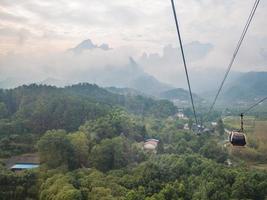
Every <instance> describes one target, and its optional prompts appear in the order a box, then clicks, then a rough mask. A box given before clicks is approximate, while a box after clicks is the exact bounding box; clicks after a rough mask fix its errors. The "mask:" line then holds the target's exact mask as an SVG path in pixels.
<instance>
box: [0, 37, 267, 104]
mask: <svg viewBox="0 0 267 200" xmlns="http://www.w3.org/2000/svg"><path fill="white" fill-rule="evenodd" d="M212 48H213V46H212V45H211V44H208V43H207V44H202V43H200V42H192V43H189V44H187V45H185V49H186V51H187V53H188V55H191V58H190V59H191V60H193V61H195V60H198V59H200V58H202V57H205V56H206V55H207V54H208V53H209V51H210V50H211V49H212ZM177 51H178V49H177V48H173V47H172V46H171V45H168V46H166V47H165V48H164V49H163V54H162V55H159V54H143V55H142V56H141V57H138V55H136V54H135V53H134V51H129V48H127V49H124V48H122V49H113V48H111V47H110V46H109V45H108V44H105V43H102V44H94V43H93V42H92V40H90V39H87V40H84V41H82V42H81V43H79V44H78V45H76V46H75V47H73V48H70V49H68V50H67V51H66V52H64V53H63V54H58V55H55V56H51V58H50V62H48V63H46V62H44V63H42V64H41V65H40V63H38V62H36V60H35V58H32V59H31V60H27V62H28V63H30V64H31V65H34V66H35V68H37V67H40V69H39V70H40V71H41V72H42V73H43V74H42V76H40V75H36V76H32V74H34V73H35V72H36V69H35V68H32V71H31V68H30V69H27V70H30V72H29V74H31V73H32V74H31V78H29V77H27V73H26V75H25V74H24V75H23V76H19V75H18V74H17V76H10V77H5V78H3V77H2V80H1V79H0V80H1V81H0V88H14V87H17V86H20V85H22V84H30V83H38V84H42V85H52V86H57V87H64V86H67V85H72V84H77V83H80V82H89V83H95V84H97V85H99V86H102V87H116V88H129V89H134V90H136V91H138V92H140V93H142V94H146V95H149V96H157V97H160V98H167V99H169V97H171V98H170V99H172V98H174V97H175V98H176V97H177V95H178V96H180V99H184V95H185V93H186V91H187V85H186V79H185V75H184V71H183V68H182V65H181V63H177V60H176V59H174V58H175V57H176V56H177V53H178V55H179V52H177ZM132 55H134V56H132ZM44 59H46V58H44ZM39 62H43V61H42V60H40V61H39ZM25 63H26V62H25ZM25 63H24V62H21V66H23V65H25ZM28 63H26V64H28ZM166 64H167V65H172V66H174V65H175V66H176V65H177V71H174V72H173V73H172V71H170V68H169V66H166ZM17 65H18V64H17ZM153 67H154V68H155V70H157V71H158V72H159V73H165V72H167V73H168V74H171V75H170V79H171V80H175V81H174V82H175V83H174V84H170V83H168V84H167V83H164V82H162V81H160V80H158V79H157V78H156V77H158V76H159V75H157V73H155V75H156V76H154V73H153V70H154V69H153ZM21 69H22V70H24V72H25V70H26V69H24V68H23V67H22V68H21ZM42 70H43V71H42ZM150 72H151V73H152V74H153V75H151V74H150ZM36 73H37V72H36ZM40 74H41V73H40ZM189 75H190V80H191V85H192V90H193V92H194V93H196V94H200V96H201V97H202V98H204V99H210V100H211V99H212V98H213V97H214V95H215V91H216V89H217V88H218V86H219V83H220V81H221V80H222V78H223V75H224V71H223V70H218V69H217V70H209V69H202V70H196V69H194V68H192V69H190V70H189ZM168 82H173V81H168ZM266 83H267V78H266V72H250V73H241V72H235V71H231V73H230V75H229V77H228V79H227V82H226V86H225V88H224V93H223V94H222V96H223V99H229V100H233V99H235V98H241V99H246V100H248V99H253V98H257V97H258V96H261V95H264V94H267V92H266V89H265V88H267V87H266ZM177 88H182V89H185V90H183V91H182V89H177ZM248 90H253V95H251V97H249V95H247V94H246V91H248ZM125 91H127V89H126V90H125ZM125 91H124V92H125ZM177 91H178V93H179V94H178V93H177ZM166 95H167V96H166Z"/></svg>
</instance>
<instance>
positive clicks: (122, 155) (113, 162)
mask: <svg viewBox="0 0 267 200" xmlns="http://www.w3.org/2000/svg"><path fill="white" fill-rule="evenodd" d="M132 157H133V155H132V152H131V146H130V144H129V142H128V141H127V140H126V138H123V137H116V138H113V139H104V140H102V141H101V142H100V144H98V145H96V146H95V147H94V148H93V149H92V152H91V161H92V163H93V166H95V167H96V168H97V169H99V170H101V171H108V170H111V169H119V168H121V167H125V166H126V165H127V164H128V163H129V162H130V160H131V159H132Z"/></svg>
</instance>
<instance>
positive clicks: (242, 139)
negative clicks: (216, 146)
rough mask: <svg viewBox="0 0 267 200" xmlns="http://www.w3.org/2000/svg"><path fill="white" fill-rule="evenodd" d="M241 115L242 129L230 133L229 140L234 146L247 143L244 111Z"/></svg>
mask: <svg viewBox="0 0 267 200" xmlns="http://www.w3.org/2000/svg"><path fill="white" fill-rule="evenodd" d="M240 116H241V129H240V131H232V132H231V133H230V135H229V142H230V143H231V144H232V145H233V146H241V147H243V146H245V145H246V144H247V140H246V136H245V134H244V133H243V130H244V129H243V113H242V114H241V115H240Z"/></svg>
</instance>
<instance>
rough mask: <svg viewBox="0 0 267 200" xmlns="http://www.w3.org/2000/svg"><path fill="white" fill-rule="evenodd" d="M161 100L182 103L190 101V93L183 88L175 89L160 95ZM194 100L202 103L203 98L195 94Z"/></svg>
mask: <svg viewBox="0 0 267 200" xmlns="http://www.w3.org/2000/svg"><path fill="white" fill-rule="evenodd" d="M160 97H161V98H164V99H168V100H180V101H188V100H189V92H188V91H187V90H185V89H182V88H175V89H171V90H167V91H165V92H162V93H161V94H160ZM193 98H194V99H195V100H196V101H200V100H201V99H202V98H201V97H199V96H198V95H197V94H193Z"/></svg>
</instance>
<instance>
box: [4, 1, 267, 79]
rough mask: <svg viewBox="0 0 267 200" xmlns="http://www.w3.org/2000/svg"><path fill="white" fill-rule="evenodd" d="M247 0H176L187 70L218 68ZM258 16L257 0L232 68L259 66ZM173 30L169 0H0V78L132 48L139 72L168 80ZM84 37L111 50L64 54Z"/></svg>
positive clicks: (264, 52)
mask: <svg viewBox="0 0 267 200" xmlns="http://www.w3.org/2000/svg"><path fill="white" fill-rule="evenodd" d="M253 3H254V0H186V1H180V0H177V1H176V7H177V13H178V18H179V21H180V25H181V32H182V36H183V40H184V44H185V45H186V47H187V48H186V53H187V57H188V62H189V63H188V65H189V67H190V70H192V71H201V70H204V69H210V68H213V69H215V68H216V69H225V68H226V66H227V64H228V62H229V60H230V58H231V56H232V52H233V50H234V48H235V45H236V42H237V40H238V39H239V37H240V34H241V31H242V29H243V26H244V24H245V21H246V19H247V17H248V14H249V12H250V10H251V8H252V5H253ZM266 19H267V2H266V1H262V2H261V3H260V5H259V8H258V10H257V12H256V15H255V18H254V20H253V23H252V25H251V27H250V28H249V31H248V34H247V37H246V39H245V40H244V44H243V46H242V48H241V51H240V54H239V56H238V57H237V61H236V63H235V65H234V67H233V69H234V70H240V71H251V70H264V71H266V70H267V22H266ZM175 31H176V30H175V25H174V20H173V16H172V10H171V3H170V0H75V1H74V0H56V1H55V0H45V1H44V0H0V73H1V78H2V79H3V78H4V77H8V76H12V75H14V76H15V75H17V74H16V73H18V74H20V75H22V74H23V73H26V74H31V73H32V75H37V74H39V75H40V74H42V75H43V76H46V75H47V76H48V75H49V76H50V75H51V74H56V75H57V76H59V74H60V73H61V70H62V69H63V70H64V71H66V70H67V71H68V72H69V74H71V73H72V71H73V70H79V69H80V68H84V67H98V65H101V66H104V65H119V64H118V62H120V61H122V63H123V64H122V65H124V64H125V59H124V58H126V57H128V56H133V57H134V58H135V59H136V60H137V61H138V62H139V64H140V65H141V66H142V67H143V68H144V70H145V71H146V72H148V73H151V74H152V75H154V76H156V77H157V78H159V79H160V80H163V81H165V82H169V83H172V82H174V79H175V78H174V77H175V76H176V73H177V74H178V73H180V72H181V70H182V69H183V68H182V65H181V62H180V61H181V60H180V58H179V57H178V58H177V50H176V49H175V48H174V47H177V45H178V44H177V36H176V32H175ZM88 38H90V39H91V40H92V41H93V42H94V43H95V44H99V45H100V44H102V43H107V44H109V46H110V47H112V48H113V50H111V51H113V52H110V53H105V52H101V51H99V50H98V51H97V52H94V53H92V54H91V53H90V52H89V53H88V54H90V55H89V57H90V58H86V59H85V58H83V59H81V60H79V61H77V60H78V58H75V59H73V58H69V57H67V58H66V57H65V53H63V52H65V51H66V50H67V49H69V48H72V47H74V46H76V45H77V44H78V43H80V42H81V41H83V40H85V39H88ZM144 52H145V53H146V54H143V53H144ZM63 54H64V55H63ZM103 57H104V58H107V59H103ZM66 60H67V63H66V62H65V61H66ZM73 60H75V61H73ZM92 60H93V61H92ZM105 61H106V62H105ZM74 65H75V66H74ZM61 78H65V77H61Z"/></svg>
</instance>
